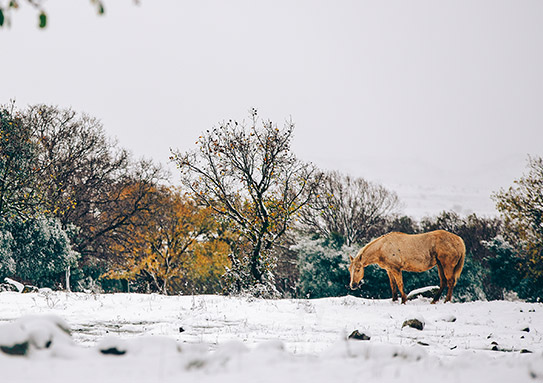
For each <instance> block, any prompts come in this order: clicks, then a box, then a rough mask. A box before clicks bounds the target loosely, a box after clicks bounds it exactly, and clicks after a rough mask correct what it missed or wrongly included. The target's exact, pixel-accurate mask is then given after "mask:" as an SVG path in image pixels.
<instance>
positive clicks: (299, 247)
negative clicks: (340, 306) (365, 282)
mask: <svg viewBox="0 0 543 383" xmlns="http://www.w3.org/2000/svg"><path fill="white" fill-rule="evenodd" d="M296 242H297V243H296V245H294V246H292V247H291V249H292V250H294V251H295V252H296V253H298V268H299V273H300V280H299V283H298V294H299V295H300V296H302V297H307V298H321V297H334V296H342V295H345V294H347V293H348V289H347V283H348V278H349V270H348V266H349V263H348V259H349V254H352V253H354V252H355V250H354V249H353V248H350V247H348V246H345V245H342V244H341V243H337V242H334V241H333V240H332V241H330V240H327V239H322V238H313V239H312V238H309V237H302V238H298V240H297V241H296Z"/></svg>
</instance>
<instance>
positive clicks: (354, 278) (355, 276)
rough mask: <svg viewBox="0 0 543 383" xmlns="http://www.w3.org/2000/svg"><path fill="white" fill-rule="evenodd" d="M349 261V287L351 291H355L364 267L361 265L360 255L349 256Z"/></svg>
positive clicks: (362, 275)
mask: <svg viewBox="0 0 543 383" xmlns="http://www.w3.org/2000/svg"><path fill="white" fill-rule="evenodd" d="M349 258H350V259H351V264H350V265H349V273H351V283H350V284H349V286H350V287H351V290H356V289H357V288H358V285H359V284H360V281H361V280H362V278H364V266H363V265H362V260H361V257H360V253H359V254H358V255H357V256H356V257H354V258H353V257H352V256H350V255H349Z"/></svg>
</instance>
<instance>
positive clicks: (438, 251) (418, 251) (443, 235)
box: [380, 230, 465, 271]
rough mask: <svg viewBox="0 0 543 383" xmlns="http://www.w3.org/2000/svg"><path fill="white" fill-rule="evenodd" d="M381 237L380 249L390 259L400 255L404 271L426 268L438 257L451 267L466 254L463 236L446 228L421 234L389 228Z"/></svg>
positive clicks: (438, 259) (434, 262) (431, 265)
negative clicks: (391, 230) (393, 230)
mask: <svg viewBox="0 0 543 383" xmlns="http://www.w3.org/2000/svg"><path fill="white" fill-rule="evenodd" d="M380 240H381V244H380V245H381V249H382V250H383V253H385V254H387V258H388V259H389V260H390V261H392V260H393V258H395V257H396V256H399V257H400V258H401V261H400V263H401V267H402V269H404V270H407V271H424V270H428V269H429V268H431V267H433V266H435V265H436V262H437V261H440V262H441V263H442V264H447V265H452V266H453V267H454V266H455V265H456V264H457V263H458V262H459V261H460V260H461V259H462V260H463V258H464V256H465V245H464V241H463V240H462V238H460V237H459V236H457V235H456V234H453V233H450V232H448V231H445V230H435V231H431V232H427V233H422V234H405V233H399V232H392V233H389V234H387V235H385V236H383V237H381V238H380ZM394 261H395V262H398V261H399V260H397V259H395V260H394Z"/></svg>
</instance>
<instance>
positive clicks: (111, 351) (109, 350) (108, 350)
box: [100, 347, 126, 355]
mask: <svg viewBox="0 0 543 383" xmlns="http://www.w3.org/2000/svg"><path fill="white" fill-rule="evenodd" d="M100 352H101V353H102V354H104V355H124V354H126V350H119V349H118V348H117V347H110V348H106V349H104V350H100Z"/></svg>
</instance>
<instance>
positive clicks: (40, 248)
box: [7, 217, 78, 287]
mask: <svg viewBox="0 0 543 383" xmlns="http://www.w3.org/2000/svg"><path fill="white" fill-rule="evenodd" d="M7 228H8V229H9V232H10V233H11V236H12V238H13V240H12V241H11V252H12V257H13V261H14V262H15V265H16V266H15V270H14V275H15V276H17V277H18V278H19V279H22V280H25V281H29V282H31V283H33V284H35V285H38V286H40V287H58V286H59V285H62V281H63V279H64V277H65V272H66V270H67V269H68V268H69V267H72V266H74V265H75V263H76V261H77V257H78V254H77V253H76V252H75V251H73V250H72V247H71V244H70V240H69V238H68V234H67V233H66V231H65V230H63V229H62V227H61V224H60V222H59V221H58V220H57V219H54V218H46V217H36V218H32V219H27V220H13V221H12V222H11V223H10V224H8V225H7Z"/></svg>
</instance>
